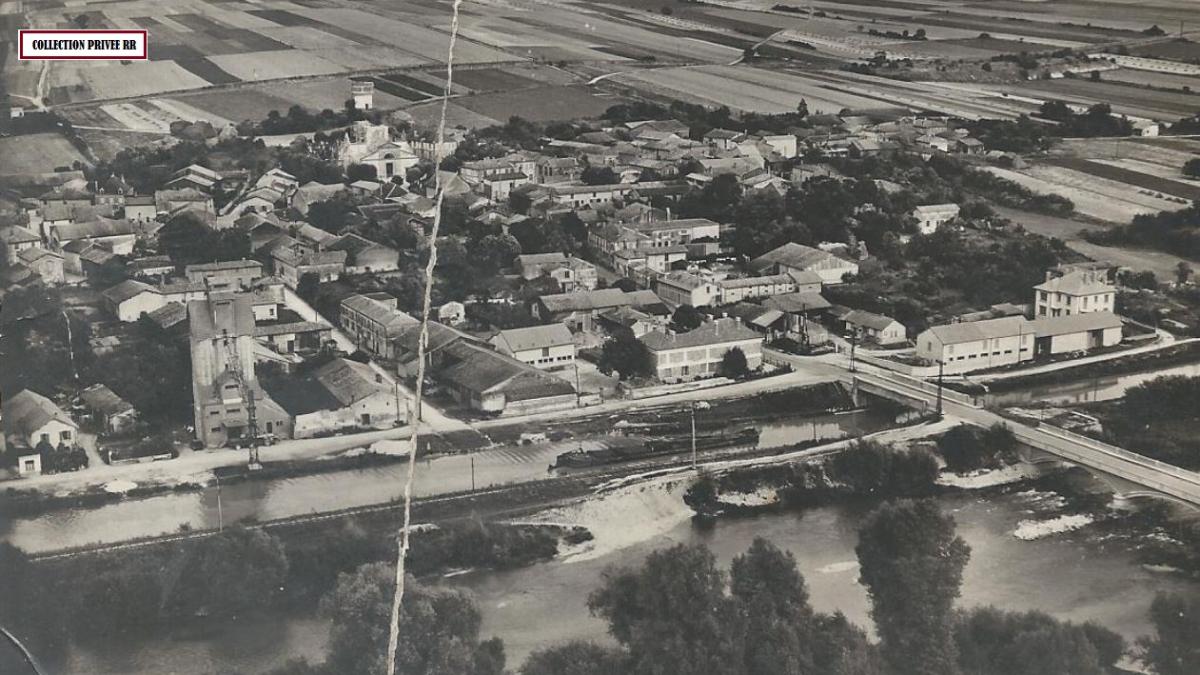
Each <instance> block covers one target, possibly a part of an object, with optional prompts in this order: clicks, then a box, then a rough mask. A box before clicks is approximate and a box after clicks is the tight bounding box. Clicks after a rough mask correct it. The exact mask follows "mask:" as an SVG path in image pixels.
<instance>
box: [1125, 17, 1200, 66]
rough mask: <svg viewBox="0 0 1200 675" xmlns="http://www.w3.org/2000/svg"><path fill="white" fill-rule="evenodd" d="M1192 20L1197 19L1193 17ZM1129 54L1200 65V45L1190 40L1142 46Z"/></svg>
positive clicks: (1133, 49) (1176, 40) (1131, 50)
mask: <svg viewBox="0 0 1200 675" xmlns="http://www.w3.org/2000/svg"><path fill="white" fill-rule="evenodd" d="M1192 18H1195V17H1194V16H1193V17H1192ZM1129 53H1130V54H1133V55H1135V56H1148V57H1150V58H1155V59H1169V60H1171V61H1186V62H1188V63H1200V43H1196V42H1192V41H1191V40H1188V39H1175V40H1169V41H1167V42H1158V43H1155V44H1152V45H1142V46H1138V47H1134V48H1132V49H1130V50H1129Z"/></svg>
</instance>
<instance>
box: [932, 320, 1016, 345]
mask: <svg viewBox="0 0 1200 675" xmlns="http://www.w3.org/2000/svg"><path fill="white" fill-rule="evenodd" d="M929 332H931V333H933V335H934V336H935V337H937V339H938V340H939V341H940V342H941V343H942V344H944V345H953V344H961V343H963V342H978V341H980V340H988V339H992V338H1002V337H1013V336H1015V335H1018V334H1032V333H1033V324H1032V323H1031V322H1030V321H1029V319H1026V318H1025V317H1023V316H1005V317H1001V318H999V319H985V320H983V321H968V322H962V323H950V324H944V325H941V326H933V327H932V328H930V329H929Z"/></svg>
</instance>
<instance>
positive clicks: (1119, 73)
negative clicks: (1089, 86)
mask: <svg viewBox="0 0 1200 675" xmlns="http://www.w3.org/2000/svg"><path fill="white" fill-rule="evenodd" d="M1100 80H1101V81H1108V82H1125V83H1127V84H1136V85H1142V86H1147V87H1157V88H1160V89H1183V88H1184V87H1189V88H1191V89H1193V90H1195V91H1200V76H1196V75H1176V74H1174V73H1155V72H1152V71H1149V70H1134V69H1132V68H1118V69H1116V70H1106V71H1104V72H1103V73H1101V74H1100Z"/></svg>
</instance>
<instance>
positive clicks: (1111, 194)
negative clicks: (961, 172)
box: [984, 166, 1178, 223]
mask: <svg viewBox="0 0 1200 675" xmlns="http://www.w3.org/2000/svg"><path fill="white" fill-rule="evenodd" d="M984 168H985V169H986V170H987V171H990V172H991V173H993V174H996V175H997V176H999V177H1001V178H1007V179H1008V180H1011V181H1013V182H1014V183H1017V184H1018V185H1022V186H1024V187H1026V188H1028V189H1030V190H1032V191H1034V192H1036V193H1038V194H1047V195H1061V196H1063V197H1066V198H1067V199H1070V200H1071V201H1072V202H1074V203H1075V210H1076V211H1077V212H1078V213H1079V214H1081V215H1084V216H1087V217H1090V218H1095V219H1097V220H1103V221H1107V222H1110V223H1127V222H1129V221H1130V220H1131V219H1132V218H1133V217H1134V216H1136V215H1139V214H1143V213H1157V212H1159V211H1163V210H1166V209H1170V208H1174V207H1177V206H1178V205H1177V204H1174V203H1173V202H1169V201H1167V200H1165V199H1156V198H1154V197H1150V196H1147V195H1142V194H1138V191H1137V188H1134V187H1132V186H1129V185H1124V184H1122V183H1116V182H1115V181H1105V180H1103V179H1100V178H1096V177H1094V176H1089V175H1087V174H1084V173H1079V172H1076V171H1072V170H1070V169H1065V168H1062V167H1056V166H1033V167H1030V168H1028V169H1024V170H1022V171H1019V172H1018V171H1013V170H1011V169H1002V168H999V167H994V166H988V167H984Z"/></svg>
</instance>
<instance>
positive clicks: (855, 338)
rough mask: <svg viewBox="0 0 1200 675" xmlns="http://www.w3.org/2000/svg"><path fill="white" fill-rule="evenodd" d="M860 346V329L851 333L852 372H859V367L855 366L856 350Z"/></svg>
mask: <svg viewBox="0 0 1200 675" xmlns="http://www.w3.org/2000/svg"><path fill="white" fill-rule="evenodd" d="M857 346H858V328H855V329H854V330H851V331H850V372H852V373H856V372H858V367H857V366H856V365H855V364H854V349H855V347H857Z"/></svg>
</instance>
